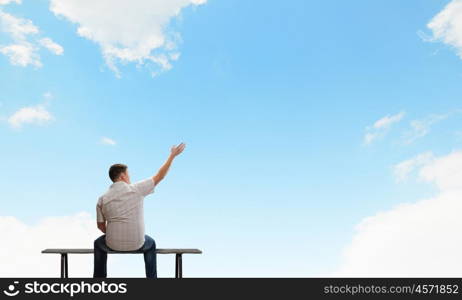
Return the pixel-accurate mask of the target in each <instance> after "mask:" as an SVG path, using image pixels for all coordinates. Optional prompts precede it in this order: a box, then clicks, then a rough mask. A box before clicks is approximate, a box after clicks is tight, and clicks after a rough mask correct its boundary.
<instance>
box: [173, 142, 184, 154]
mask: <svg viewBox="0 0 462 300" xmlns="http://www.w3.org/2000/svg"><path fill="white" fill-rule="evenodd" d="M185 147H186V144H185V143H181V144H179V145H178V146H177V147H176V148H175V150H176V152H177V153H178V154H180V153H181V152H183V150H184V148H185Z"/></svg>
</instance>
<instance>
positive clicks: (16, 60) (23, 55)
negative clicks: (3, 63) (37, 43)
mask: <svg viewBox="0 0 462 300" xmlns="http://www.w3.org/2000/svg"><path fill="white" fill-rule="evenodd" d="M0 53H2V54H3V55H5V56H7V57H8V58H9V59H10V63H11V64H12V65H15V66H21V67H26V66H28V65H33V66H35V67H41V66H42V62H41V61H40V57H39V55H38V54H37V52H36V48H35V47H34V46H33V45H32V44H30V43H27V42H24V43H22V44H12V45H8V46H3V47H0Z"/></svg>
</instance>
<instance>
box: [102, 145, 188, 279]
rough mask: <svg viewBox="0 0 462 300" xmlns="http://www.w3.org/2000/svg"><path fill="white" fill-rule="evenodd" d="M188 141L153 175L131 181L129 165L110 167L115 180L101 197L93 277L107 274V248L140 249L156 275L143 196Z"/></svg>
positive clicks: (148, 272) (151, 275)
mask: <svg viewBox="0 0 462 300" xmlns="http://www.w3.org/2000/svg"><path fill="white" fill-rule="evenodd" d="M184 148H185V144H184V143H181V144H179V145H178V146H173V147H172V149H171V151H170V156H169V157H168V159H167V161H166V162H165V164H164V165H163V166H162V167H161V168H160V169H159V172H158V173H157V174H156V175H154V176H153V177H151V178H147V179H145V180H141V181H139V182H136V183H133V184H131V183H130V176H129V175H128V170H127V166H126V165H122V164H115V165H112V166H111V168H110V169H109V177H110V178H111V180H112V181H113V182H114V183H113V184H112V185H111V186H110V187H109V189H108V191H107V192H106V193H105V194H104V195H102V196H101V197H99V199H98V204H97V205H96V218H97V220H96V221H97V226H98V228H99V229H100V230H101V231H102V232H103V233H105V235H102V236H100V237H99V238H98V239H96V240H95V244H94V272H93V277H103V278H106V277H107V268H106V266H107V251H110V250H117V251H139V252H142V253H143V254H144V263H145V268H146V277H147V278H157V266H156V243H155V242H154V240H153V239H152V238H151V237H150V236H148V235H145V234H144V213H143V200H144V197H145V196H147V195H149V194H151V193H152V192H154V187H155V186H156V185H157V184H158V183H159V182H160V181H161V180H162V179H164V177H165V175H166V174H167V172H168V169H169V168H170V165H171V164H172V162H173V159H174V158H175V157H176V156H177V155H179V154H180V153H181V152H183V150H184Z"/></svg>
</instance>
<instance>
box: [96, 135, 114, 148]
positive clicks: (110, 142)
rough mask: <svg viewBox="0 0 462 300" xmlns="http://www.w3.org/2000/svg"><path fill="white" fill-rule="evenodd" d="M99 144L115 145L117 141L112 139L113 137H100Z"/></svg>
mask: <svg viewBox="0 0 462 300" xmlns="http://www.w3.org/2000/svg"><path fill="white" fill-rule="evenodd" d="M100 142H101V144H103V145H109V146H115V145H117V142H116V141H114V140H113V139H111V138H108V137H104V136H103V137H102V138H101V140H100Z"/></svg>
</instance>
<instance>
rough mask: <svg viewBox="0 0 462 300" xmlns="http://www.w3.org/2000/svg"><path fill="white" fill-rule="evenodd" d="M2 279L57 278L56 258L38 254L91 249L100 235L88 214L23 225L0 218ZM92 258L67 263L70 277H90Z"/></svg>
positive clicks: (76, 257) (77, 259)
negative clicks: (54, 250) (73, 249)
mask: <svg viewBox="0 0 462 300" xmlns="http://www.w3.org/2000/svg"><path fill="white" fill-rule="evenodd" d="M0 231H1V232H2V246H1V247H0V266H2V268H1V271H0V272H1V274H0V275H1V276H2V277H58V276H59V256H57V255H52V254H41V251H42V250H44V249H46V248H92V247H93V241H94V239H95V238H97V237H98V236H99V235H100V233H99V232H98V231H97V229H96V225H95V220H94V218H91V216H90V214H88V213H79V214H76V215H73V216H63V217H47V218H44V219H41V220H40V221H39V222H38V223H37V224H34V225H27V224H25V223H23V222H22V221H20V220H18V219H17V218H15V217H11V216H0ZM92 259H93V257H92V256H90V255H74V256H72V257H71V258H70V259H69V276H70V277H91V276H92V273H93V272H92V268H93V261H92Z"/></svg>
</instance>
